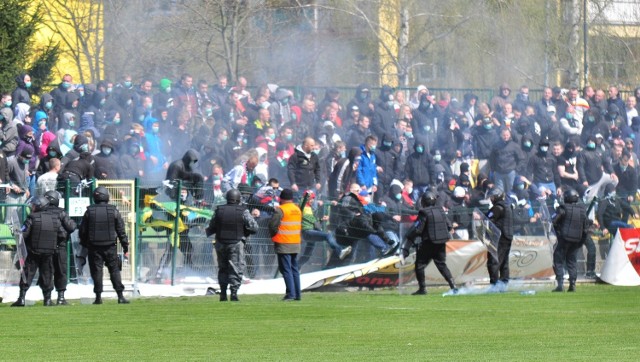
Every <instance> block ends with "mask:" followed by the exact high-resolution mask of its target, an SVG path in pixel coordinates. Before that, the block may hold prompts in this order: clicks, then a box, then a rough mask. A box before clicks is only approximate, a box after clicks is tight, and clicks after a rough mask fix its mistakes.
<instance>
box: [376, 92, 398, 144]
mask: <svg viewBox="0 0 640 362" xmlns="http://www.w3.org/2000/svg"><path fill="white" fill-rule="evenodd" d="M393 104H394V101H393V88H391V87H390V86H388V85H383V86H382V89H381V90H380V97H379V99H378V102H377V103H376V107H375V110H374V111H373V118H371V132H373V134H375V135H376V136H377V137H378V138H382V136H383V135H384V134H385V133H388V134H392V133H393V131H394V129H393V126H394V124H395V122H396V119H397V118H398V117H397V115H396V111H395V109H394V108H393Z"/></svg>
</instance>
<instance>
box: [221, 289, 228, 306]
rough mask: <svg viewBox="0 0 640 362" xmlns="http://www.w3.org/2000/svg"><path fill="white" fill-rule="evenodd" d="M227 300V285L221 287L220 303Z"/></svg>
mask: <svg viewBox="0 0 640 362" xmlns="http://www.w3.org/2000/svg"><path fill="white" fill-rule="evenodd" d="M227 300H228V299H227V286H226V285H221V286H220V301H221V302H226V301H227Z"/></svg>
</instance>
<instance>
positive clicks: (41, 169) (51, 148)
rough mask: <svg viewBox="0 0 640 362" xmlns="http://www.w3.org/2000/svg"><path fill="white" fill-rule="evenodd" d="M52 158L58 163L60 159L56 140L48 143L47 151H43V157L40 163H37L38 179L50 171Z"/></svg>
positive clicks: (60, 154) (60, 153) (58, 145)
mask: <svg viewBox="0 0 640 362" xmlns="http://www.w3.org/2000/svg"><path fill="white" fill-rule="evenodd" d="M54 158H55V159H57V160H58V161H59V160H60V159H62V152H60V144H59V142H58V140H57V139H56V140H53V141H51V142H50V143H49V145H48V146H47V149H46V150H45V155H44V156H43V157H42V158H41V159H40V162H39V163H38V169H37V170H36V175H37V177H38V179H40V177H41V176H42V175H44V174H45V173H47V172H49V171H50V170H51V168H50V161H51V160H52V159H54Z"/></svg>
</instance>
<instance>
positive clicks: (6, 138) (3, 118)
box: [0, 107, 20, 157]
mask: <svg viewBox="0 0 640 362" xmlns="http://www.w3.org/2000/svg"><path fill="white" fill-rule="evenodd" d="M0 125H1V126H0V142H1V144H0V147H1V149H2V152H4V155H5V157H10V156H12V155H14V154H15V153H16V147H18V141H19V140H20V138H19V137H18V128H17V127H16V123H15V122H14V121H13V111H11V108H8V107H5V108H0Z"/></svg>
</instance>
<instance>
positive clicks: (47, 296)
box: [42, 291, 53, 307]
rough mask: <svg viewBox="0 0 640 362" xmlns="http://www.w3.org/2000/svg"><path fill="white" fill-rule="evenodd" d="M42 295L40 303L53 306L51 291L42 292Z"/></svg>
mask: <svg viewBox="0 0 640 362" xmlns="http://www.w3.org/2000/svg"><path fill="white" fill-rule="evenodd" d="M42 296H43V297H44V301H43V302H42V305H44V306H45V307H51V306H53V302H52V301H51V291H49V292H43V293H42Z"/></svg>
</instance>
